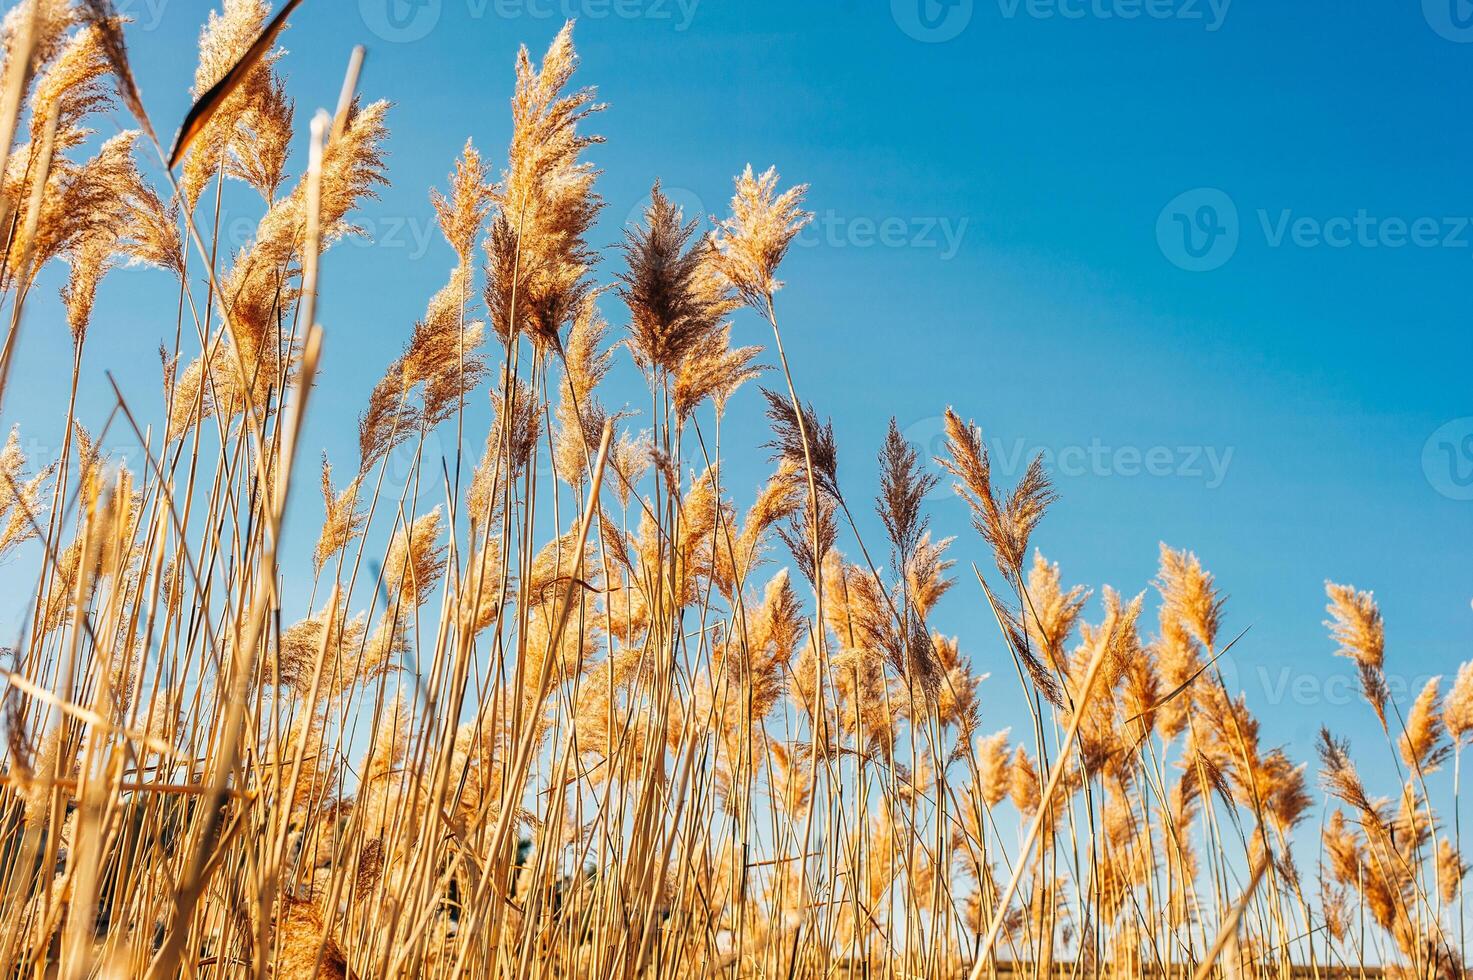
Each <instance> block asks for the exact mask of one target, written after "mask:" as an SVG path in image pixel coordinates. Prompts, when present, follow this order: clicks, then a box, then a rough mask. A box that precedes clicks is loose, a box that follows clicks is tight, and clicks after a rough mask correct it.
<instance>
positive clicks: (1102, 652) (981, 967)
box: [970, 627, 1111, 980]
mask: <svg viewBox="0 0 1473 980" xmlns="http://www.w3.org/2000/svg"><path fill="white" fill-rule="evenodd" d="M1109 633H1110V629H1109V628H1108V627H1107V628H1106V630H1105V638H1102V639H1101V641H1100V642H1099V643H1097V644H1096V645H1095V651H1094V655H1093V656H1092V657H1091V658H1090V662H1089V669H1088V670H1087V671H1086V673H1085V675H1084V686H1083V687H1082V688H1081V689H1080V692H1079V696H1078V698H1077V699H1076V701H1075V708H1074V712H1073V716H1074V719H1073V721H1072V722H1071V723H1070V725H1069V731H1068V733H1067V734H1066V735H1065V736H1064V741H1063V743H1062V744H1061V745H1060V746H1059V754H1058V758H1057V759H1055V760H1054V765H1053V768H1052V769H1051V770H1050V771H1049V777H1048V784H1047V785H1046V786H1045V787H1044V790H1043V795H1042V797H1041V798H1040V800H1039V802H1038V805H1037V813H1036V814H1035V815H1034V817H1033V822H1032V823H1031V824H1030V825H1029V827H1028V834H1027V836H1026V837H1024V838H1023V843H1022V844H1021V845H1020V847H1019V851H1018V856H1017V857H1016V858H1014V861H1015V864H1014V866H1013V876H1012V878H1010V879H1009V880H1008V884H1007V887H1006V888H1004V889H1003V890H1002V892H1001V894H999V896H998V898H997V910H996V911H995V912H993V914H992V923H991V925H989V926H988V927H987V934H986V938H984V939H983V941H982V944H981V946H979V947H978V950H977V959H976V962H975V963H973V964H972V970H971V974H970V977H971V980H981V978H982V976H983V975H984V974H986V972H987V969H988V963H990V962H991V960H992V949H993V946H994V945H995V944H996V943H997V937H998V934H999V933H1000V932H1001V931H1002V927H1003V923H1004V922H1005V921H1006V919H1007V915H1008V906H1009V905H1010V904H1012V901H1013V895H1014V894H1016V893H1017V891H1018V886H1019V885H1020V884H1022V881H1023V875H1024V874H1026V873H1027V872H1028V871H1029V869H1030V868H1031V867H1032V865H1033V848H1034V845H1036V844H1037V843H1038V836H1039V834H1040V832H1041V831H1042V830H1043V825H1044V824H1045V823H1046V822H1047V821H1049V820H1050V819H1052V816H1053V813H1052V809H1051V808H1052V805H1053V801H1054V795H1055V794H1056V793H1058V791H1059V783H1060V782H1061V781H1062V780H1063V778H1064V773H1065V772H1067V771H1068V769H1069V757H1070V755H1071V754H1072V753H1073V751H1074V744H1075V742H1076V741H1077V740H1078V738H1079V729H1080V726H1081V724H1082V723H1083V721H1084V719H1085V718H1086V717H1087V713H1088V711H1089V707H1090V699H1091V698H1092V697H1094V693H1095V686H1096V682H1097V681H1098V680H1099V677H1100V668H1102V667H1103V666H1104V665H1105V661H1106V659H1108V657H1109V655H1110V653H1111V650H1110V644H1109V643H1108V642H1106V639H1107V638H1108V636H1109Z"/></svg>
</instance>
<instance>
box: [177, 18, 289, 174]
mask: <svg viewBox="0 0 1473 980" xmlns="http://www.w3.org/2000/svg"><path fill="white" fill-rule="evenodd" d="M301 5H302V0H287V3H286V6H284V7H282V8H281V12H280V13H278V14H277V15H276V16H275V17H273V18H271V23H269V24H267V25H266V29H265V30H263V31H262V32H261V36H260V37H258V38H256V40H255V41H254V42H253V43H252V44H251V46H250V47H249V48H248V49H247V50H246V53H245V54H243V55H241V57H240V60H239V61H237V62H236V63H235V65H234V66H233V67H232V68H231V69H230V71H228V72H226V73H225V77H224V78H222V79H220V81H218V82H216V83H215V85H214V87H213V88H211V89H210V90H209V91H208V92H206V93H205V94H204V95H202V96H200V99H199V101H198V102H196V103H195V104H194V106H193V107H192V108H191V109H190V110H189V114H188V115H187V116H185V117H184V122H183V123H182V124H181V125H180V126H179V135H178V136H177V137H175V139H174V149H173V150H171V151H170V152H169V169H170V170H173V169H174V168H175V167H177V166H178V165H179V161H180V160H181V159H183V157H184V152H185V151H186V150H188V149H189V144H190V143H192V142H193V141H194V138H195V137H196V136H198V135H199V134H200V132H201V131H202V130H203V129H204V128H205V126H206V125H207V124H208V123H209V121H210V117H211V116H213V115H214V114H215V112H216V111H217V110H218V109H219V108H220V106H221V105H223V104H224V103H225V100H226V98H228V97H229V95H230V93H231V92H233V91H235V88H236V86H238V85H239V84H240V83H241V82H242V81H244V80H245V77H246V76H247V75H249V74H250V72H251V69H252V68H254V67H256V65H257V64H258V63H259V62H260V60H261V59H262V58H264V57H265V56H266V52H267V51H270V50H271V46H272V45H273V44H275V43H276V37H277V35H278V34H280V33H281V30H282V28H284V27H285V26H286V20H287V18H288V17H290V16H291V14H292V11H294V10H296V9H297V8H298V7H299V6H301Z"/></svg>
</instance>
